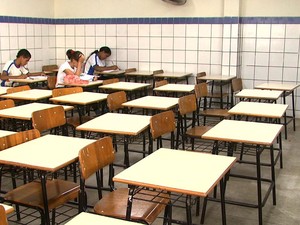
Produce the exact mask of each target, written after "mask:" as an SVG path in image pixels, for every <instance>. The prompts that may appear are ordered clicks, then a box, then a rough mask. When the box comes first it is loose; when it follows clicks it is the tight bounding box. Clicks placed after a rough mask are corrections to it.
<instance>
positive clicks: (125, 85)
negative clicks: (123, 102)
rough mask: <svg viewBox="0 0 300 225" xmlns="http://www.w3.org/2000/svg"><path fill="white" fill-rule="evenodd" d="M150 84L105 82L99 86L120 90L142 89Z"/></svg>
mask: <svg viewBox="0 0 300 225" xmlns="http://www.w3.org/2000/svg"><path fill="white" fill-rule="evenodd" d="M150 85H151V84H145V83H135V82H123V81H120V82H116V83H112V84H106V85H102V86H99V88H101V89H113V90H122V91H134V90H138V89H142V88H145V87H149V86H150Z"/></svg>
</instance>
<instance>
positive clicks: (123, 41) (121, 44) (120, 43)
mask: <svg viewBox="0 0 300 225" xmlns="http://www.w3.org/2000/svg"><path fill="white" fill-rule="evenodd" d="M117 47H118V48H127V37H122V36H121V37H119V36H118V37H117Z"/></svg>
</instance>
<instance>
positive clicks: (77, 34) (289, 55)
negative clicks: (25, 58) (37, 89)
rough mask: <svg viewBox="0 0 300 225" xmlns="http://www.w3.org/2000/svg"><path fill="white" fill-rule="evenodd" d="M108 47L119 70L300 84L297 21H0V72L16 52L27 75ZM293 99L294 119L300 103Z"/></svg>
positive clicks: (249, 82) (247, 82)
mask: <svg viewBox="0 0 300 225" xmlns="http://www.w3.org/2000/svg"><path fill="white" fill-rule="evenodd" d="M103 45H107V46H109V47H111V49H112V52H113V53H112V56H111V57H110V59H111V60H112V61H113V63H117V64H118V65H119V67H120V68H122V69H125V68H129V67H136V68H139V69H141V70H155V69H161V68H162V69H164V70H165V71H187V72H193V73H194V74H196V73H197V72H200V71H206V72H207V73H212V74H221V73H222V74H225V75H226V74H237V75H238V76H241V77H242V78H243V80H244V84H245V86H246V87H247V88H252V87H253V86H254V85H255V84H257V83H262V82H264V81H283V82H292V83H295V82H297V83H299V82H300V71H299V66H300V58H299V54H300V18H294V17H291V18H124V19H42V18H41V19H35V18H32V19H28V18H15V17H0V46H1V49H0V59H1V62H0V67H1V68H2V67H3V65H4V63H5V62H6V61H7V60H9V59H12V58H14V57H15V55H16V53H17V51H18V49H20V48H28V49H29V50H30V51H31V52H32V55H33V58H32V60H31V61H30V63H29V68H30V69H31V70H32V71H39V70H40V69H41V66H42V65H44V64H52V63H56V64H60V63H62V62H63V61H65V51H66V50H67V49H68V48H74V49H77V50H80V51H82V52H83V53H84V54H86V55H87V56H88V54H89V53H90V52H92V51H94V50H95V49H98V48H99V47H101V46H103ZM298 93H300V90H298V92H297V93H296V94H297V101H296V107H297V113H298V117H300V102H299V99H300V98H299V95H300V94H298Z"/></svg>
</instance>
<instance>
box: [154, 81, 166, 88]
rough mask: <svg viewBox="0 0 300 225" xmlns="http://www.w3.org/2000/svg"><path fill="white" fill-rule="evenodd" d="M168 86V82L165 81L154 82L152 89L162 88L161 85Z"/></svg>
mask: <svg viewBox="0 0 300 225" xmlns="http://www.w3.org/2000/svg"><path fill="white" fill-rule="evenodd" d="M166 84H168V81H167V80H160V81H156V82H155V84H154V87H155V88H158V87H160V86H163V85H166Z"/></svg>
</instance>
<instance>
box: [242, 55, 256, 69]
mask: <svg viewBox="0 0 300 225" xmlns="http://www.w3.org/2000/svg"><path fill="white" fill-rule="evenodd" d="M254 60H255V53H254V52H243V53H242V63H243V65H245V66H249V65H254Z"/></svg>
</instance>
